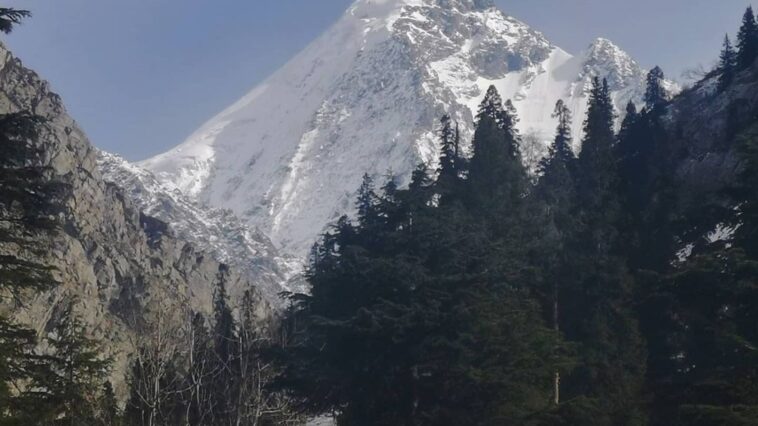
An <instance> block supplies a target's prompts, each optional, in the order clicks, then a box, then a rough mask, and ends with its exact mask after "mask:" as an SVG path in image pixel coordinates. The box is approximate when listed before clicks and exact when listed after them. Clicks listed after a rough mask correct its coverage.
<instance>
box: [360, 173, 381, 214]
mask: <svg viewBox="0 0 758 426" xmlns="http://www.w3.org/2000/svg"><path fill="white" fill-rule="evenodd" d="M356 207H357V210H358V222H359V223H360V224H361V225H362V226H372V225H373V224H375V223H376V222H377V220H378V212H377V196H376V192H375V190H374V179H373V178H372V177H371V176H369V174H368V173H364V174H363V181H362V182H361V187H360V188H359V189H358V200H357V202H356Z"/></svg>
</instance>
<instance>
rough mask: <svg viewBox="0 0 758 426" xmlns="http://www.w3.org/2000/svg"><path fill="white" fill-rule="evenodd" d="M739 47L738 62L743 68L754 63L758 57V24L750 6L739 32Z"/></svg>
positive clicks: (743, 17)
mask: <svg viewBox="0 0 758 426" xmlns="http://www.w3.org/2000/svg"><path fill="white" fill-rule="evenodd" d="M737 48H738V51H737V63H738V64H739V67H740V68H742V69H744V68H747V67H749V66H750V65H752V64H753V62H754V61H755V58H756V57H758V24H756V22H755V14H754V13H753V8H752V7H748V8H747V10H745V14H744V15H743V16H742V26H741V27H740V31H739V33H737Z"/></svg>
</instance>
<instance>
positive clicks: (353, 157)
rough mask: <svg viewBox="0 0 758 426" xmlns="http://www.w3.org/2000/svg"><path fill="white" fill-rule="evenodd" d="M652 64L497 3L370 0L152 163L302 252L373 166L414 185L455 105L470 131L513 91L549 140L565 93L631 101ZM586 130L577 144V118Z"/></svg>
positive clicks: (208, 201) (536, 132) (201, 199)
mask: <svg viewBox="0 0 758 426" xmlns="http://www.w3.org/2000/svg"><path fill="white" fill-rule="evenodd" d="M453 3H455V5H456V6H459V7H448V6H450V5H451V4H453ZM445 5H448V6H445ZM645 73H646V72H645V70H643V69H642V68H641V67H640V66H639V65H638V64H637V63H636V62H635V61H634V60H633V59H631V57H630V56H629V55H627V54H626V53H624V52H623V51H622V50H621V49H620V48H618V47H617V46H615V45H613V44H612V43H611V42H610V41H608V40H605V39H598V40H596V41H595V42H594V43H593V44H592V45H591V46H590V48H589V49H588V51H587V53H585V54H582V55H579V56H574V55H571V54H569V53H567V52H565V51H564V50H562V49H560V48H559V47H557V46H555V45H554V44H553V43H552V42H550V41H549V40H547V39H546V38H545V37H544V35H542V33H540V32H538V31H535V30H533V29H532V28H530V27H529V26H528V25H526V24H525V23H523V22H521V21H519V20H517V19H515V18H512V17H509V16H507V15H505V14H503V13H502V12H500V11H499V10H498V9H497V8H495V7H493V5H491V2H474V1H463V2H462V1H455V2H452V3H451V2H448V1H445V0H434V1H433V0H387V1H371V0H359V1H357V2H355V3H354V4H353V5H352V6H351V7H350V8H349V9H348V11H347V12H346V13H345V14H344V15H343V16H342V17H341V18H340V19H339V21H338V22H337V23H336V24H335V25H334V26H332V27H331V28H330V29H329V30H327V31H326V32H325V33H324V34H323V35H322V36H320V37H319V38H318V39H316V40H315V41H314V42H313V43H311V44H310V45H309V46H308V47H307V48H306V49H305V50H303V51H302V52H301V53H299V54H298V55H296V56H295V57H294V58H293V59H292V60H291V61H290V62H288V63H287V64H286V65H285V66H284V67H282V68H281V69H280V70H279V71H278V72H276V73H274V74H273V75H272V76H271V77H269V78H268V79H266V80H265V81H264V82H263V83H262V84H261V85H259V86H258V87H257V88H255V89H254V90H253V91H251V92H250V93H248V94H247V95H245V96H244V97H243V98H241V99H240V100H239V101H238V102H236V103H235V104H233V105H232V106H230V107H229V108H227V109H226V110H224V111H223V112H221V113H220V114H219V115H217V116H216V117H214V118H213V119H211V120H209V121H208V122H207V123H206V124H205V125H203V126H202V127H201V128H200V129H199V130H198V131H196V132H195V133H194V134H193V135H192V136H191V137H190V138H188V139H187V141H185V142H184V143H183V144H181V145H179V146H177V147H176V148H174V149H172V150H170V151H168V152H167V153H164V154H161V155H158V156H156V157H153V158H152V159H148V160H146V161H143V162H141V163H139V165H140V166H142V167H145V168H147V169H148V170H151V171H152V172H153V173H154V174H155V176H156V177H157V178H158V179H159V180H160V181H161V182H162V183H163V184H165V185H167V186H169V187H172V188H176V189H179V190H180V191H182V192H183V193H185V194H186V195H187V196H188V197H190V198H191V199H193V200H195V201H197V202H198V203H200V204H203V205H208V206H213V207H223V208H229V209H231V210H232V211H234V212H235V214H237V215H238V216H240V217H241V218H242V219H243V220H244V221H245V222H247V223H249V224H251V225H253V226H256V227H259V228H260V229H261V230H262V231H263V232H264V233H266V234H267V235H269V236H270V237H271V238H272V240H273V241H274V243H275V244H276V245H277V246H280V247H282V248H283V250H285V251H286V252H287V253H289V254H292V255H295V256H298V257H303V256H304V255H305V254H306V253H307V251H308V249H309V248H310V245H311V244H312V243H313V242H314V241H315V239H316V238H317V236H318V234H319V233H320V232H322V231H323V229H324V227H325V226H326V225H327V224H328V223H330V222H332V221H334V220H336V219H337V218H338V217H339V216H340V215H342V214H344V213H350V212H351V211H352V205H351V204H352V195H353V194H354V192H355V190H356V189H357V188H358V186H359V184H360V178H361V176H362V175H363V173H364V172H368V173H369V174H370V175H372V176H373V177H375V178H380V177H381V176H383V175H384V174H386V173H387V171H388V170H392V171H393V173H395V174H397V175H398V178H399V181H400V182H401V184H403V183H407V181H408V178H409V176H410V173H411V171H412V170H413V169H414V168H415V166H416V164H417V163H418V162H420V161H424V162H426V163H429V164H433V163H434V161H435V159H436V158H437V146H436V138H435V134H434V132H435V130H434V129H435V128H436V127H435V126H436V120H437V119H438V118H439V117H440V116H441V115H442V114H444V113H449V114H451V115H452V116H453V118H454V119H455V120H456V121H458V122H459V123H460V125H461V134H462V136H463V139H464V141H468V140H470V137H471V135H472V131H473V120H474V114H475V112H476V107H477V104H478V102H479V101H480V100H481V97H482V96H483V94H484V92H485V90H486V88H487V87H488V86H489V85H495V86H496V87H497V88H498V89H499V90H500V92H501V94H502V95H503V97H504V98H510V99H512V100H513V101H514V105H515V107H516V109H517V111H518V113H519V117H520V120H521V121H520V123H519V128H520V130H521V132H522V134H523V135H524V136H525V137H529V138H530V139H531V140H533V145H534V150H535V151H538V152H539V151H540V150H542V151H544V149H545V147H546V142H547V141H549V140H550V139H551V138H552V134H553V130H554V127H555V123H553V121H552V119H551V118H550V116H551V114H552V110H553V106H554V104H555V102H556V101H557V100H558V99H559V98H563V99H565V100H566V101H567V105H568V106H569V107H570V108H571V110H572V112H573V114H574V117H583V116H584V113H585V110H586V93H587V91H588V89H589V84H590V81H591V79H592V78H593V77H595V76H599V77H607V78H609V81H610V82H611V84H612V85H613V87H614V92H613V98H614V103H615V105H616V108H617V110H619V111H622V110H623V109H622V108H623V107H624V106H625V104H626V103H627V102H628V101H630V100H634V101H636V102H641V100H642V95H643V94H644V77H645ZM672 87H673V86H672ZM573 135H574V144H575V147H576V148H577V149H578V143H579V140H580V138H581V126H579V125H578V124H575V126H574V133H573Z"/></svg>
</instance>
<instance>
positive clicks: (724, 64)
mask: <svg viewBox="0 0 758 426" xmlns="http://www.w3.org/2000/svg"><path fill="white" fill-rule="evenodd" d="M736 69H737V53H736V52H735V51H734V48H733V47H732V42H731V41H730V40H729V35H728V34H727V35H726V36H724V46H723V48H722V49H721V55H720V56H719V68H718V70H719V73H720V74H719V90H720V91H723V90H725V89H726V88H727V87H729V85H730V84H731V83H732V81H733V80H734V75H735V73H736Z"/></svg>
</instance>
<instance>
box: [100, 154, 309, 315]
mask: <svg viewBox="0 0 758 426" xmlns="http://www.w3.org/2000/svg"><path fill="white" fill-rule="evenodd" d="M97 165H98V169H99V170H100V172H101V173H102V175H103V179H104V180H105V181H107V182H111V183H113V184H115V185H117V186H118V187H120V188H121V189H122V190H123V191H124V193H125V194H126V195H128V196H129V198H130V199H131V200H132V201H133V202H134V203H135V204H136V205H137V207H138V208H139V209H140V210H141V211H143V212H144V213H145V214H147V215H149V216H151V217H154V218H157V219H160V220H162V221H164V222H166V223H168V224H169V226H170V228H171V230H172V231H173V232H174V233H175V234H176V235H177V237H179V238H181V239H182V240H183V241H187V242H190V243H192V244H193V246H195V247H196V248H198V249H199V250H201V251H203V252H205V253H208V254H210V255H211V256H213V257H214V258H215V260H216V261H219V262H223V263H225V264H227V265H229V266H232V267H233V268H234V269H235V270H237V271H239V272H240V274H242V275H243V276H246V277H247V278H249V281H250V282H251V283H253V284H255V285H256V287H257V288H258V289H259V290H260V291H261V293H262V294H263V295H264V296H265V297H266V299H267V300H268V301H269V302H270V303H271V304H272V305H274V306H282V305H283V304H284V300H282V299H281V298H280V296H279V294H280V293H281V292H283V291H295V292H302V291H303V290H304V289H303V288H301V287H300V284H299V283H300V281H299V277H298V275H297V273H298V272H299V271H300V270H301V269H302V265H300V264H299V260H298V259H293V258H292V257H287V256H282V255H280V254H279V252H278V251H277V249H276V248H275V247H274V245H273V244H272V243H271V241H270V240H269V239H268V237H266V236H265V235H263V234H262V233H261V232H260V231H258V230H257V229H254V228H251V227H249V226H248V225H246V224H244V223H242V222H241V221H240V220H239V219H237V218H236V217H235V216H234V214H233V213H232V212H230V211H228V210H224V209H205V208H199V207H198V206H197V205H195V203H193V202H192V201H190V200H189V199H187V198H186V197H185V196H183V195H182V194H181V193H179V192H178V191H176V190H169V189H166V188H165V187H164V186H163V185H161V184H160V183H159V182H158V181H157V180H156V179H155V178H154V177H153V175H152V174H151V173H150V172H148V171H146V170H144V169H141V168H139V167H136V166H134V165H132V164H129V163H128V162H127V161H126V160H124V159H122V158H121V157H118V156H116V155H113V154H109V153H106V152H103V151H99V152H98V157H97ZM236 290H237V289H234V288H231V289H229V291H230V293H231V296H232V297H233V298H234V300H241V297H242V294H235V291H236ZM240 291H244V289H241V290H240Z"/></svg>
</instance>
